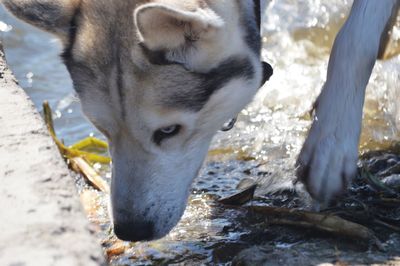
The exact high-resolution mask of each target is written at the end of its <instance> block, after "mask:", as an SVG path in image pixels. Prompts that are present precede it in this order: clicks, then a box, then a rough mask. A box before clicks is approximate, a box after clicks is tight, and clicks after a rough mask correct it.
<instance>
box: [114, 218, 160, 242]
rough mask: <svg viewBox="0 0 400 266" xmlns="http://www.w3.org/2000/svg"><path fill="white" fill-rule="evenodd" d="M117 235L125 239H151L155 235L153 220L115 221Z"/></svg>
mask: <svg viewBox="0 0 400 266" xmlns="http://www.w3.org/2000/svg"><path fill="white" fill-rule="evenodd" d="M114 233H115V235H116V236H117V237H118V238H119V239H121V240H124V241H142V240H151V239H153V237H154V224H153V223H152V222H122V223H121V222H114Z"/></svg>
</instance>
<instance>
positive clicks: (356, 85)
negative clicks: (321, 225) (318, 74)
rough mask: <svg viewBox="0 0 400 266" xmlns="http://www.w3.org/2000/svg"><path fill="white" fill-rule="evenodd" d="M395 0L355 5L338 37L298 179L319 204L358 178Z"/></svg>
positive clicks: (300, 160) (357, 0) (372, 0)
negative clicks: (372, 83)
mask: <svg viewBox="0 0 400 266" xmlns="http://www.w3.org/2000/svg"><path fill="white" fill-rule="evenodd" d="M396 4H398V3H396V0H382V1H376V0H355V1H354V3H353V7H352V10H351V13H350V16H349V18H348V19H347V21H346V23H345V25H344V26H343V28H342V29H341V30H340V32H339V34H338V36H337V37H336V40H335V43H334V46H333V50H332V54H331V57H330V61H329V66H328V74H327V80H326V83H325V85H324V88H323V90H322V92H321V94H320V95H319V97H318V99H317V101H316V105H315V117H314V120H313V123H312V126H311V129H310V132H309V135H308V137H307V139H306V141H305V143H304V146H303V148H302V150H301V153H300V155H299V158H298V160H297V176H298V178H299V179H300V180H301V181H302V182H303V183H304V184H305V185H306V187H307V189H308V191H309V192H310V194H311V195H312V196H313V198H314V199H316V200H318V201H319V202H321V203H324V204H326V203H328V202H329V201H330V200H331V199H332V198H334V197H335V196H337V195H339V194H341V193H342V192H343V191H344V190H345V189H346V187H347V185H348V183H349V181H350V180H351V179H352V178H353V176H354V175H355V173H356V169H357V168H356V167H357V159H358V144H359V138H360V131H361V119H362V109H363V105H364V96H365V88H366V86H367V83H368V80H369V78H370V75H371V72H372V69H373V67H374V64H375V60H376V58H377V54H378V50H379V44H380V38H381V35H382V32H383V31H384V29H385V26H386V23H387V21H388V20H389V18H390V17H391V14H392V12H393V10H394V9H395V6H396Z"/></svg>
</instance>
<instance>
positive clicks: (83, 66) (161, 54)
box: [2, 0, 396, 241]
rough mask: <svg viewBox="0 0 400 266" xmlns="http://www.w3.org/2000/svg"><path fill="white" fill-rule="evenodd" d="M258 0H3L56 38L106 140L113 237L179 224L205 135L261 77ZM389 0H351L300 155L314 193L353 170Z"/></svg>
mask: <svg viewBox="0 0 400 266" xmlns="http://www.w3.org/2000/svg"><path fill="white" fill-rule="evenodd" d="M257 1H259V0H255V1H254V2H253V1H251V0H2V2H3V4H4V5H5V6H6V8H7V9H8V10H10V11H11V12H12V13H13V14H14V15H15V16H17V17H18V18H20V19H22V20H24V21H26V22H28V23H30V24H33V25H35V26H37V27H39V28H42V29H44V30H46V31H49V32H51V33H54V34H55V35H57V36H58V37H59V38H60V40H61V41H62V43H63V46H64V52H63V53H62V58H63V59H64V62H65V64H66V66H67V68H68V70H69V72H70V74H71V77H72V80H73V82H74V87H75V90H76V91H77V93H78V95H79V97H80V100H81V102H82V108H83V111H84V113H85V114H86V116H87V117H88V118H89V120H90V121H91V122H92V123H93V124H94V125H95V126H96V127H97V128H98V129H99V130H100V131H101V132H102V133H104V135H105V136H106V137H107V138H108V141H109V143H110V153H111V156H112V159H113V165H112V182H111V183H112V184H111V190H112V191H111V206H112V219H113V224H114V231H115V233H116V235H117V236H118V237H119V238H121V239H123V240H133V241H138V240H150V239H155V238H160V237H162V236H164V235H166V234H167V233H168V232H169V231H170V230H171V229H172V227H173V226H175V224H176V223H177V222H178V220H179V219H180V217H181V215H182V213H183V211H184V209H185V204H186V201H187V199H188V196H189V191H190V187H191V183H192V180H193V178H194V177H196V175H197V174H198V171H199V169H200V167H201V165H202V162H203V160H204V158H205V156H206V154H207V149H208V147H209V144H210V141H211V139H212V137H213V136H214V134H215V133H216V132H217V131H218V130H219V129H220V128H221V125H223V124H224V122H226V121H227V120H229V119H230V118H232V117H235V116H236V115H237V113H239V112H240V111H241V110H242V109H243V108H244V107H245V106H246V105H247V104H248V103H249V102H250V101H251V100H252V98H253V96H254V95H255V94H256V92H257V90H258V88H259V87H260V85H261V84H262V79H263V68H262V64H261V63H260V48H261V45H260V34H259V29H258V26H257V15H256V14H255V12H254V7H255V5H257V3H255V2H257ZM258 4H259V2H258ZM395 5H396V0H381V1H376V0H355V2H354V5H353V9H352V12H351V15H350V17H349V19H348V21H347V22H346V24H345V26H344V27H343V29H342V30H341V32H340V33H339V36H338V37H337V40H336V43H335V47H334V49H333V53H332V57H331V62H330V65H329V70H328V78H327V82H326V84H325V87H324V89H323V91H322V94H321V95H320V97H319V98H318V101H317V105H316V108H315V113H316V119H315V120H314V122H313V125H312V128H311V131H310V135H309V137H308V138H307V140H306V143H305V146H304V148H303V150H302V152H301V154H300V157H299V160H298V166H299V167H298V175H299V177H300V179H301V180H303V182H304V183H305V184H306V186H307V187H308V189H309V191H310V193H311V195H313V196H314V197H315V198H316V199H317V200H320V201H327V200H329V199H331V198H332V197H334V196H335V195H336V194H338V193H340V192H341V191H343V189H344V188H345V187H346V185H347V184H348V182H349V180H350V179H351V177H352V176H353V175H354V172H355V169H356V161H357V144H358V140H359V135H360V121H361V112H362V106H363V100H364V89H365V87H366V84H367V82H368V79H369V76H370V73H371V70H372V67H373V65H374V62H375V59H376V56H377V52H378V49H379V43H380V37H381V34H382V32H383V31H384V28H385V25H386V23H387V21H388V20H389V18H390V16H391V14H392V11H393V10H394V7H395ZM317 118H318V119H317Z"/></svg>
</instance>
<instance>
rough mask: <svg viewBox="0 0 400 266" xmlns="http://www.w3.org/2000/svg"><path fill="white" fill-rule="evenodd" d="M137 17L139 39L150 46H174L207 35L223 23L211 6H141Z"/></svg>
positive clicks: (153, 47)
mask: <svg viewBox="0 0 400 266" xmlns="http://www.w3.org/2000/svg"><path fill="white" fill-rule="evenodd" d="M134 19H135V24H136V27H137V30H138V34H139V38H140V41H141V42H142V43H143V44H144V45H145V46H146V47H147V48H149V49H151V50H163V49H174V48H178V47H180V46H182V45H184V44H185V43H186V42H193V41H198V40H201V39H202V38H207V36H209V35H210V34H211V33H212V32H215V30H216V29H218V28H221V27H222V26H223V24H224V22H223V20H222V19H221V18H220V17H219V16H218V15H217V14H216V13H215V12H214V11H212V10H211V9H209V8H202V7H198V8H197V9H195V10H194V11H190V10H187V9H185V8H184V7H180V6H177V5H169V4H165V3H151V4H144V5H142V6H139V7H138V8H137V9H136V10H135V14H134Z"/></svg>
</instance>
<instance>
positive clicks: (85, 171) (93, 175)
mask: <svg viewBox="0 0 400 266" xmlns="http://www.w3.org/2000/svg"><path fill="white" fill-rule="evenodd" d="M70 166H71V168H72V169H73V170H74V171H75V172H79V173H81V174H82V175H83V176H84V177H85V178H86V179H87V180H89V182H90V183H91V184H92V185H93V186H94V187H95V188H97V189H98V190H100V191H103V192H104V193H110V187H109V185H108V183H107V182H106V181H105V180H104V179H103V178H102V177H101V176H100V175H99V174H98V173H97V172H96V171H95V170H94V169H93V167H91V166H90V165H89V164H88V163H87V162H86V161H85V160H84V159H83V158H81V157H74V158H71V159H70Z"/></svg>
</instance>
